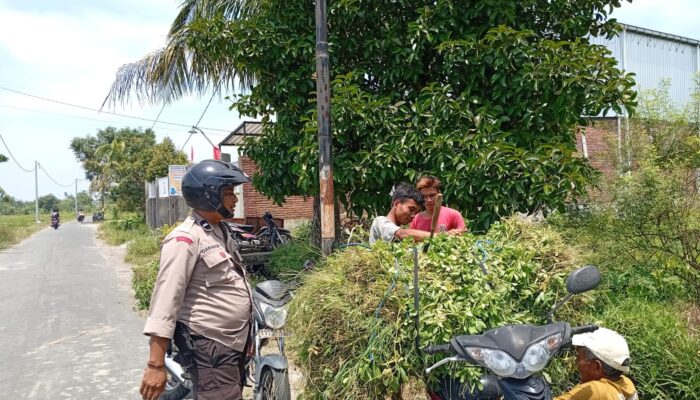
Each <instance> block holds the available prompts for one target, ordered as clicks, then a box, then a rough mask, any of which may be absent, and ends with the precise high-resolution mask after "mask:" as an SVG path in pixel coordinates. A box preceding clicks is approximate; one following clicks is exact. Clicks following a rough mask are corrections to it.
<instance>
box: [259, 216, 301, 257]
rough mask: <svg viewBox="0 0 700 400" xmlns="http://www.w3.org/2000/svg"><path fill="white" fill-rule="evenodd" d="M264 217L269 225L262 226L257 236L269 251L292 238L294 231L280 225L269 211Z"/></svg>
mask: <svg viewBox="0 0 700 400" xmlns="http://www.w3.org/2000/svg"><path fill="white" fill-rule="evenodd" d="M263 219H264V220H265V223H266V224H267V226H265V227H262V228H260V230H259V231H258V233H257V234H256V235H255V236H256V237H257V239H258V240H260V242H261V243H263V244H264V246H265V247H266V248H267V250H268V251H272V250H274V249H276V248H277V247H279V246H281V245H283V244H287V243H289V242H290V241H291V240H292V233H291V232H290V231H289V230H287V229H284V228H280V227H278V226H277V224H276V223H275V221H274V220H273V219H272V214H271V213H270V212H269V211H266V212H265V214H263Z"/></svg>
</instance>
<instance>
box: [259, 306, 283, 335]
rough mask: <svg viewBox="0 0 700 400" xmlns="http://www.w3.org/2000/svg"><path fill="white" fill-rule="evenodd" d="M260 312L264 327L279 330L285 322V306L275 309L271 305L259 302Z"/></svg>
mask: <svg viewBox="0 0 700 400" xmlns="http://www.w3.org/2000/svg"><path fill="white" fill-rule="evenodd" d="M260 311H262V315H263V318H264V319H265V325H267V326H268V327H269V328H272V329H281V328H283V327H284V324H285V323H286V322H287V305H283V306H281V307H275V306H273V305H270V304H267V303H264V302H260Z"/></svg>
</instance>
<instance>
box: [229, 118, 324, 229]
mask: <svg viewBox="0 0 700 400" xmlns="http://www.w3.org/2000/svg"><path fill="white" fill-rule="evenodd" d="M261 133H262V125H261V124H260V123H259V122H243V123H242V124H241V125H240V126H238V127H237V128H236V129H234V130H233V132H231V134H230V135H228V136H227V137H226V138H225V139H224V140H222V141H221V143H219V148H222V150H223V152H224V153H229V154H230V152H227V151H226V149H225V148H224V146H236V147H238V146H241V145H242V144H243V140H244V139H245V138H246V137H249V136H258V135H260V134H261ZM234 151H237V149H235V148H234ZM238 166H239V167H240V168H241V169H242V170H243V172H245V173H246V175H248V176H253V175H254V174H255V172H256V168H257V167H256V165H255V163H254V162H253V161H252V160H250V159H249V158H248V157H245V156H239V157H238ZM313 202H314V199H313V197H306V196H290V197H287V198H286V199H285V202H284V204H283V205H282V206H277V205H275V204H274V203H273V202H272V201H271V200H269V199H268V198H267V197H266V196H265V195H264V194H262V193H260V192H258V191H257V190H255V188H254V187H253V185H252V184H251V183H245V184H243V196H242V199H239V203H238V204H237V205H236V208H237V209H240V210H242V211H243V215H242V217H243V218H244V219H245V220H246V223H249V224H255V223H254V222H253V221H255V219H256V218H262V216H263V214H264V213H265V212H266V211H269V212H271V213H272V216H273V217H274V218H276V219H281V220H283V221H284V222H283V225H284V227H285V228H293V227H294V226H296V225H298V224H299V223H301V222H304V221H308V220H310V219H311V218H312V217H313Z"/></svg>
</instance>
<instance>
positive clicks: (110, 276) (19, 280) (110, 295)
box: [0, 222, 148, 400]
mask: <svg viewBox="0 0 700 400" xmlns="http://www.w3.org/2000/svg"><path fill="white" fill-rule="evenodd" d="M95 233H96V224H91V223H84V224H79V223H77V222H69V223H66V224H63V225H61V227H60V228H59V229H58V230H52V229H50V228H47V229H44V230H42V231H40V232H38V233H36V234H35V235H34V236H32V237H31V238H29V239H27V240H25V241H23V242H21V243H20V244H18V245H16V246H14V247H11V248H9V249H6V250H2V251H0V355H1V361H0V363H1V364H2V368H0V397H1V398H4V399H41V400H49V399H50V400H54V399H81V400H82V399H101V400H102V399H104V400H107V399H138V398H140V396H139V394H138V386H139V384H140V380H141V374H142V371H143V367H144V365H145V362H146V361H147V356H148V352H147V351H148V350H147V338H146V337H144V336H142V335H141V329H142V328H143V322H144V321H143V319H142V318H141V317H139V316H138V313H136V312H135V311H134V300H133V294H132V292H131V289H130V268H129V267H128V266H127V265H125V264H124V262H123V261H122V260H123V256H124V250H123V249H122V248H117V247H109V246H106V245H104V244H102V243H101V242H100V241H98V240H97V239H96V235H95Z"/></svg>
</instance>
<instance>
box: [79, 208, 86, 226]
mask: <svg viewBox="0 0 700 400" xmlns="http://www.w3.org/2000/svg"><path fill="white" fill-rule="evenodd" d="M84 220H85V214H83V212H82V211H78V222H80V223H81V224H82V223H83V221H84Z"/></svg>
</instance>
